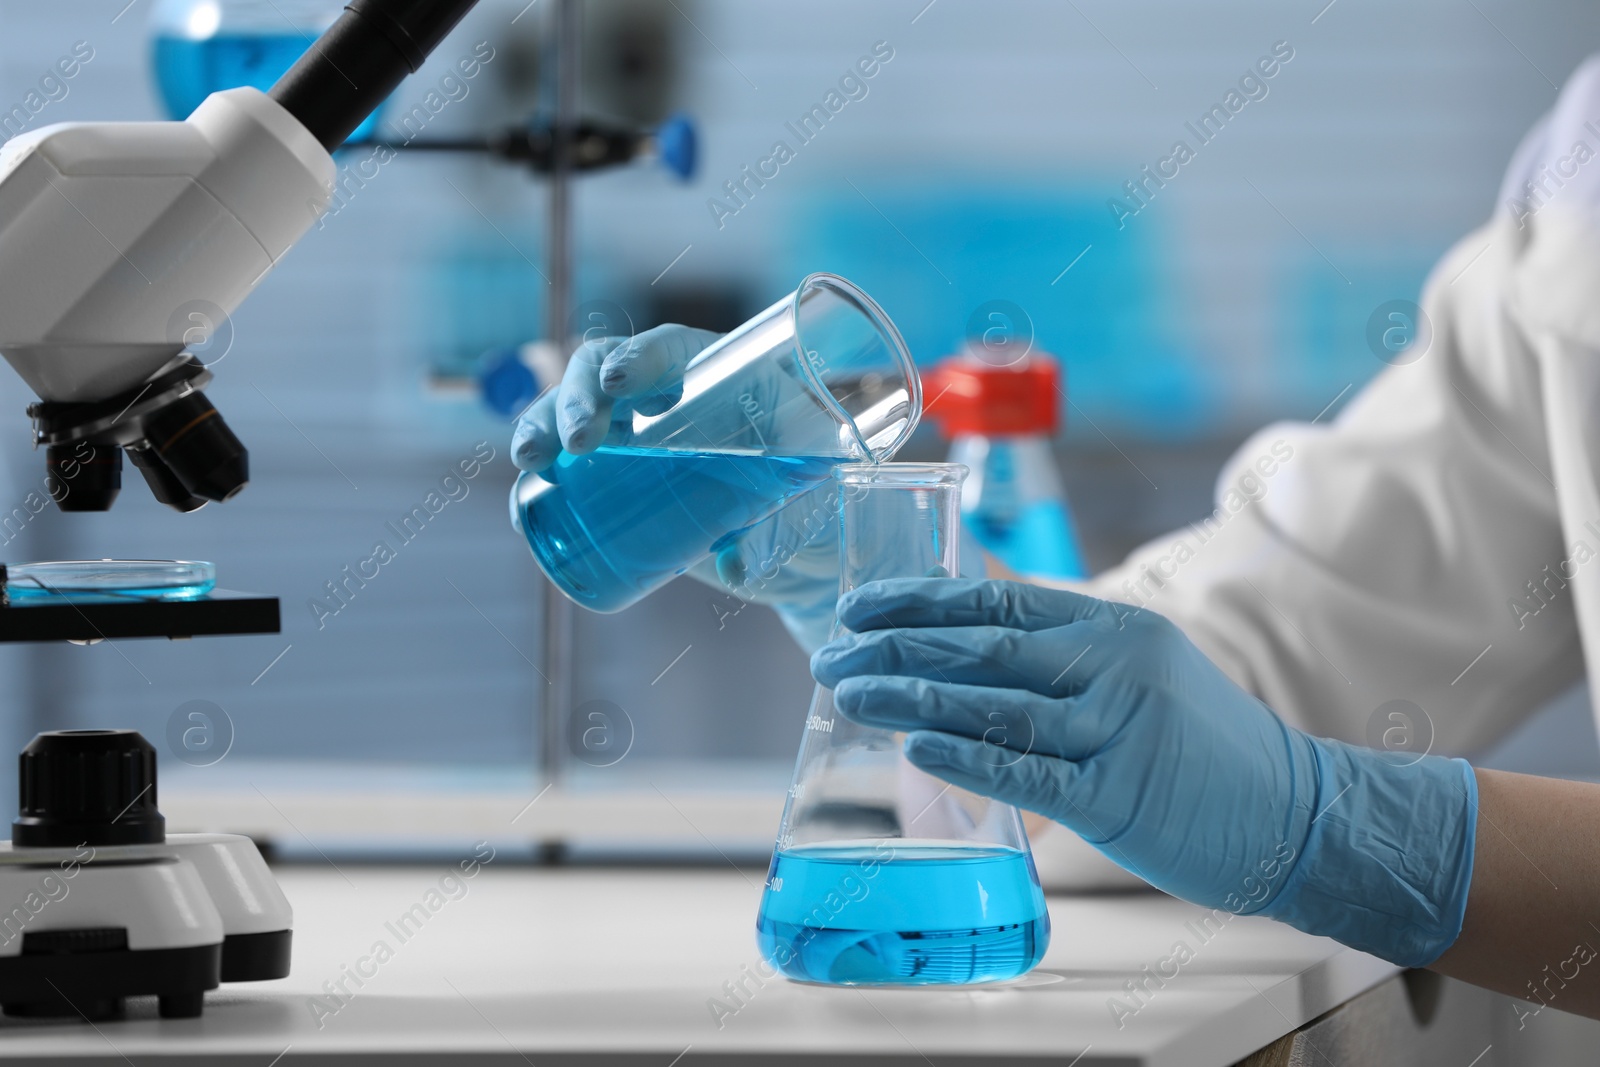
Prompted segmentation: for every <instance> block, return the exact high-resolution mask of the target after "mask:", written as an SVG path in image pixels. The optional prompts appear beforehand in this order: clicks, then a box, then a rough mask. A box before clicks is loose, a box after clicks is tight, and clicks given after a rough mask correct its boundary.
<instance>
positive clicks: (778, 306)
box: [511, 274, 922, 612]
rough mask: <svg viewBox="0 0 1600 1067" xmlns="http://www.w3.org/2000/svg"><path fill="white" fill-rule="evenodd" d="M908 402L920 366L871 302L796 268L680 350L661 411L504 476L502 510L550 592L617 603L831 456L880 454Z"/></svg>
mask: <svg viewBox="0 0 1600 1067" xmlns="http://www.w3.org/2000/svg"><path fill="white" fill-rule="evenodd" d="M644 406H645V407H647V408H649V407H650V406H651V405H644ZM619 410H621V405H620V402H619ZM921 414H922V381H921V378H920V377H919V376H918V374H917V369H916V366H915V364H913V363H912V361H911V354H910V353H909V352H908V351H907V350H906V345H905V342H904V341H903V340H902V339H901V337H900V332H899V331H898V330H896V329H895V327H894V324H893V323H892V322H890V321H889V317H888V316H887V315H885V314H884V313H883V309H881V308H879V307H878V305H877V304H875V303H873V301H872V298H871V297H869V296H867V294H866V293H863V292H862V291H861V290H860V289H858V288H856V287H855V286H854V285H851V284H850V283H849V282H847V281H845V280H844V279H843V278H840V277H837V276H835V275H832V274H812V275H810V276H808V277H807V278H806V279H805V280H804V281H802V282H801V283H800V287H799V288H798V289H796V290H795V291H794V292H793V293H792V294H790V295H789V296H786V297H784V298H783V299H782V300H780V301H778V302H777V303H775V304H773V305H772V306H771V307H769V308H767V309H766V310H765V311H763V312H762V313H761V314H759V315H757V316H756V317H755V318H753V319H751V320H750V321H749V322H746V323H745V324H744V325H742V326H740V327H739V328H738V329H736V330H734V331H733V332H732V333H730V334H728V335H727V336H725V337H723V338H721V339H719V340H718V341H716V342H715V343H714V344H712V345H711V346H710V347H709V348H707V349H706V350H705V351H703V352H701V353H700V354H699V355H697V356H695V357H694V358H693V359H691V360H690V361H689V363H688V365H687V366H686V367H685V369H684V374H683V392H682V396H681V397H678V398H676V399H675V400H674V401H673V402H672V406H671V407H668V408H667V409H666V410H664V411H661V412H660V413H659V414H644V413H643V412H641V411H638V410H632V411H628V412H626V413H624V414H621V415H613V422H612V427H611V434H610V436H608V438H607V441H608V443H607V444H604V445H602V446H601V447H600V448H599V449H597V450H596V451H594V452H591V453H590V454H588V455H585V456H574V455H570V454H568V453H566V452H563V453H562V454H561V455H560V456H559V457H558V458H557V460H556V462H555V463H554V464H552V465H551V466H550V467H549V468H547V469H546V470H544V471H542V472H540V473H539V474H532V473H526V474H523V475H522V476H521V477H520V478H518V479H517V484H516V486H515V487H514V488H513V489H512V491H511V518H512V522H513V524H514V525H515V526H516V527H517V528H518V529H519V530H520V531H521V532H522V535H523V536H524V537H526V538H527V540H528V546H529V547H530V548H531V549H532V550H533V555H534V558H535V559H536V560H538V561H539V566H540V568H541V569H543V571H544V573H545V575H546V576H548V577H549V579H550V580H551V581H552V582H554V583H555V585H556V587H557V588H558V589H560V590H561V591H562V592H563V593H565V594H566V595H567V596H568V597H570V598H571V599H572V600H574V601H575V602H577V603H578V604H581V605H582V606H583V607H586V608H589V609H591V610H593V611H602V612H609V611H621V610H622V609H623V608H625V607H627V606H629V605H630V604H633V603H635V602H636V601H638V600H639V599H640V598H641V597H643V596H644V595H645V594H647V593H649V592H650V591H652V590H653V589H656V588H657V587H659V586H661V585H663V584H665V583H666V582H668V581H669V580H671V579H672V578H674V577H676V576H677V575H680V574H682V573H683V572H684V571H686V570H688V569H689V568H690V567H692V566H694V565H695V564H696V563H698V562H700V561H701V560H702V559H705V558H706V557H707V556H709V555H711V554H712V553H714V552H716V551H718V550H719V549H721V548H722V547H723V545H724V544H725V543H726V542H727V540H728V539H729V538H731V537H733V536H734V535H736V534H738V533H740V532H741V531H743V530H745V529H747V528H748V527H750V526H753V525H754V524H756V523H758V522H760V521H761V520H762V519H765V518H767V517H769V516H770V515H772V514H773V513H775V512H776V511H777V510H778V509H779V508H781V507H783V506H784V505H785V504H787V503H788V502H789V501H790V500H792V499H794V498H795V497H796V496H798V495H799V494H801V493H803V492H805V491H806V490H808V489H811V488H814V487H815V486H817V485H819V484H820V483H822V482H823V481H825V480H826V479H827V477H828V474H829V472H830V471H831V470H832V469H833V468H834V466H835V465H837V464H841V463H847V464H854V463H878V462H881V461H883V460H885V459H887V458H888V457H890V456H892V455H893V454H894V452H895V450H896V449H898V448H899V447H900V446H901V444H903V443H904V442H905V440H906V439H907V438H908V437H910V436H911V432H912V430H914V429H916V425H917V419H918V418H919V417H920V416H921Z"/></svg>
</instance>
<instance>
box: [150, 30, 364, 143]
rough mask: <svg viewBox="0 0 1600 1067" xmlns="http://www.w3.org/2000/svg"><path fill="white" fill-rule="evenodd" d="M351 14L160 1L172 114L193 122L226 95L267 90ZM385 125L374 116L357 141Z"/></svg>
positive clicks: (160, 45) (162, 70) (166, 96)
mask: <svg viewBox="0 0 1600 1067" xmlns="http://www.w3.org/2000/svg"><path fill="white" fill-rule="evenodd" d="M343 10H344V3H343V0H159V2H158V3H157V4H156V5H155V7H154V8H153V9H152V10H151V14H150V58H151V64H152V66H153V67H154V72H155V80H156V88H157V89H158V90H159V92H160V94H161V102H162V104H163V105H164V106H165V107H166V109H167V114H168V115H170V116H172V117H173V118H175V119H186V118H188V117H189V115H190V114H191V113H192V112H193V111H194V109H195V108H197V107H199V106H200V102H201V101H203V100H204V99H205V98H206V97H208V96H210V95H211V94H212V93H214V92H217V91H219V90H222V89H236V88H238V87H239V86H241V85H248V86H251V87H253V88H256V89H260V90H261V91H262V92H266V91H267V90H269V89H271V88H272V87H273V85H275V84H276V83H277V81H278V79H279V78H280V77H282V76H283V75H284V73H286V72H287V71H288V69H289V68H290V67H292V66H294V63H295V60H297V59H299V58H300V57H301V56H302V55H303V54H304V53H305V51H306V49H308V48H310V47H311V42H313V41H315V40H316V39H317V38H318V37H319V36H320V35H321V34H322V31H323V30H326V29H327V28H328V27H329V26H331V25H333V22H334V20H335V19H337V18H338V17H339V15H340V13H341V12H342V11H343ZM378 110H379V111H381V110H382V109H381V108H380V109H378ZM377 124H378V111H374V112H373V113H372V114H371V115H369V116H367V119H366V121H364V122H362V124H361V125H360V126H358V127H356V130H355V132H354V133H352V134H351V135H350V140H352V141H363V140H366V139H368V138H370V137H371V136H372V132H373V130H375V129H376V128H377Z"/></svg>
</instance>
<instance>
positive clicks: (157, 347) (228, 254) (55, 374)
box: [0, 0, 475, 511]
mask: <svg viewBox="0 0 1600 1067" xmlns="http://www.w3.org/2000/svg"><path fill="white" fill-rule="evenodd" d="M474 2H475V0H353V2H351V3H350V4H349V6H348V7H347V8H346V10H345V13H344V14H343V15H342V16H341V17H340V18H339V20H338V21H337V22H335V23H334V24H333V26H331V27H330V28H329V29H328V30H327V32H326V33H324V34H323V35H322V37H321V38H319V39H318V40H317V41H316V42H315V43H314V44H313V45H312V47H311V49H310V50H309V51H308V52H307V53H306V54H305V55H304V56H303V57H302V58H301V59H300V61H299V62H298V63H296V64H295V66H294V67H293V68H291V69H290V70H289V72H288V73H287V74H285V75H284V76H283V78H282V79H281V80H280V81H279V82H278V84H277V85H276V86H274V87H273V89H272V92H271V93H270V94H265V93H261V92H259V91H257V90H254V89H230V90H227V91H225V92H220V93H215V94H213V95H212V96H210V97H208V98H207V99H206V100H205V102H203V103H202V104H201V105H200V107H198V108H197V109H196V110H195V112H194V114H193V115H191V116H190V117H189V118H188V119H187V120H186V121H184V122H132V123H64V124H59V125H55V126H48V127H44V128H41V129H39V130H36V131H33V132H31V133H28V134H24V135H22V136H20V137H17V138H15V139H13V140H12V141H10V142H9V143H7V144H6V145H5V146H4V148H0V278H4V279H5V284H4V285H0V355H4V357H5V359H6V360H7V362H9V363H10V364H11V366H12V368H13V369H14V370H16V372H17V373H18V374H19V375H20V376H21V377H22V379H23V380H24V381H25V382H26V383H27V384H28V385H29V386H30V387H31V388H32V389H33V391H34V392H35V393H37V394H38V395H39V397H40V398H41V401H42V403H39V404H35V405H33V406H32V407H31V408H30V409H29V412H30V414H31V415H32V416H33V417H34V422H35V444H36V445H39V444H42V445H45V446H47V449H48V454H47V464H48V465H49V468H50V472H51V475H52V486H51V488H52V495H54V496H55V497H56V499H57V502H58V504H60V505H61V506H62V507H63V509H64V510H105V509H106V508H109V507H110V506H111V502H112V500H114V499H115V497H116V493H117V490H118V489H119V488H120V485H121V450H122V449H123V448H127V449H130V450H131V451H132V453H133V455H134V459H135V462H136V463H137V464H138V465H139V467H140V468H141V470H142V471H143V472H144V474H145V477H146V480H147V481H148V482H149V483H150V485H151V488H152V489H153V490H155V491H156V494H157V496H158V498H160V499H162V500H163V501H164V502H166V503H169V504H172V505H173V506H174V507H177V508H179V510H185V511H187V510H192V509H193V508H195V507H199V506H200V505H201V504H203V503H205V502H206V501H207V500H226V499H228V498H229V497H231V496H232V495H233V494H235V493H237V492H238V491H239V490H240V489H242V488H243V487H244V484H245V482H246V481H247V480H248V464H247V455H246V453H245V450H244V447H243V446H242V445H241V444H240V443H239V441H238V439H237V438H236V437H234V435H233V433H232V432H231V431H230V430H229V429H228V428H227V426H226V424H225V423H224V422H223V421H222V418H221V416H219V415H217V413H216V409H215V408H214V407H212V406H211V404H210V402H209V401H208V400H206V399H205V396H204V394H203V393H202V392H200V386H202V385H204V384H205V382H206V381H208V380H209V378H210V372H209V371H208V370H206V368H205V367H203V366H202V365H200V364H199V362H198V361H196V360H194V359H193V358H192V357H189V356H183V355H181V353H182V352H183V350H184V349H185V347H187V346H189V345H192V344H195V343H197V342H198V341H201V340H204V339H205V338H206V337H207V336H209V332H210V330H211V329H213V328H214V327H215V326H216V325H218V324H219V323H220V321H221V320H222V319H223V318H224V317H225V316H227V315H229V314H231V313H232V312H233V311H234V309H235V308H237V307H238V306H239V304H240V303H241V302H242V301H243V300H244V298H245V297H246V296H247V295H249V293H250V291H251V290H252V289H254V288H255V286H256V284H257V283H258V282H259V281H260V280H261V279H262V278H263V277H264V276H265V275H266V273H267V271H269V270H270V269H272V267H273V266H274V265H275V264H276V263H277V262H278V260H280V259H281V258H282V257H283V256H284V254H285V253H287V252H288V251H289V249H290V248H292V247H293V246H294V244H295V243H296V242H297V241H298V240H299V239H300V238H301V237H302V236H304V234H305V232H306V231H307V230H308V229H310V228H311V225H312V224H313V223H314V222H315V221H316V220H317V217H318V216H319V215H320V214H321V213H322V211H323V210H324V209H325V208H326V207H327V205H328V202H329V200H330V197H331V193H332V188H333V183H334V178H335V168H334V163H333V159H332V157H331V156H330V155H329V153H330V152H331V151H332V150H333V149H335V148H337V147H338V146H339V145H340V144H342V143H343V142H344V140H345V138H346V137H348V136H349V134H350V132H351V131H353V130H354V129H355V128H356V127H357V126H358V125H360V124H361V122H362V121H363V120H365V118H366V117H367V115H368V114H370V113H371V111H372V110H373V109H374V108H375V107H377V106H378V104H379V103H381V102H382V101H383V100H384V99H385V98H386V97H387V96H388V95H389V93H390V92H392V91H393V90H394V88H395V87H396V86H397V85H398V84H399V83H400V81H401V80H403V79H404V78H405V77H406V76H407V75H408V74H411V73H413V72H414V71H416V70H417V69H418V68H419V67H420V66H421V65H422V63H423V61H424V60H425V59H426V58H427V56H428V53H429V52H430V51H432V50H433V48H434V47H436V46H437V45H438V43H439V42H440V41H441V40H442V39H443V38H444V36H445V35H446V34H447V33H449V31H450V30H451V29H452V28H454V26H455V25H456V23H457V22H459V21H460V19H461V17H462V16H463V15H465V14H466V12H467V11H468V10H469V9H470V8H471V7H472V6H473V3H474Z"/></svg>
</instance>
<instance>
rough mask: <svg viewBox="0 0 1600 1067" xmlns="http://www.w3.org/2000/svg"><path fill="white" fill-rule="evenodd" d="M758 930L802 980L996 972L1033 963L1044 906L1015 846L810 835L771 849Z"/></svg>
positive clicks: (776, 958) (939, 980)
mask: <svg viewBox="0 0 1600 1067" xmlns="http://www.w3.org/2000/svg"><path fill="white" fill-rule="evenodd" d="M891 846H892V855H890V856H889V858H887V859H885V858H884V857H885V855H887V854H888V853H889V850H890V848H891ZM756 941H757V943H758V945H759V947H760V949H761V954H762V955H763V956H765V957H766V958H767V961H768V962H769V963H771V964H772V965H773V966H774V967H776V968H777V969H778V970H779V971H780V972H782V973H783V974H784V975H786V976H787V977H789V978H795V979H798V980H800V981H804V982H824V983H827V984H830V985H935V984H954V983H963V982H997V981H1003V980H1005V979H1008V978H1016V977H1018V976H1020V975H1023V974H1026V973H1028V972H1029V971H1031V970H1032V969H1033V968H1034V967H1035V966H1037V965H1038V963H1039V960H1040V959H1042V958H1043V957H1044V950H1045V948H1046V946H1048V945H1049V943H1050V916H1049V913H1048V912H1047V911H1046V910H1045V903H1044V894H1043V893H1042V892H1041V891H1040V889H1039V878H1038V875H1037V874H1036V873H1035V872H1034V869H1033V859H1032V857H1030V856H1029V855H1028V854H1027V853H1026V852H1019V851H1017V850H1016V849H1011V848H1002V847H963V846H952V845H907V844H896V843H893V842H886V843H884V844H882V845H879V846H877V847H874V846H870V845H861V846H840V847H829V846H823V847H815V846H814V847H808V848H798V849H789V850H787V851H781V850H780V851H778V852H776V853H774V855H773V857H772V868H771V870H770V872H769V873H768V876H767V888H766V891H765V892H764V893H763V894H762V897H761V912H760V915H759V916H758V917H757V919H756Z"/></svg>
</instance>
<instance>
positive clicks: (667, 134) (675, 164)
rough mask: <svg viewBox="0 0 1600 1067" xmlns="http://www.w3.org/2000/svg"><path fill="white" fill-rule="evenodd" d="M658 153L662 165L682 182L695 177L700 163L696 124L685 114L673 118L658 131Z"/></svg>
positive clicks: (678, 114)
mask: <svg viewBox="0 0 1600 1067" xmlns="http://www.w3.org/2000/svg"><path fill="white" fill-rule="evenodd" d="M656 152H657V153H658V154H659V155H660V156H661V162H662V165H664V166H665V167H666V168H667V169H668V170H670V171H672V173H674V174H676V175H677V176H678V178H679V180H680V181H688V180H689V179H690V178H692V177H694V168H695V164H696V163H697V162H698V158H697V157H698V155H699V153H698V151H697V149H696V138H695V132H694V122H693V121H692V120H691V119H690V118H689V116H688V115H686V114H684V113H683V112H681V111H680V112H678V113H677V114H675V115H673V116H671V117H670V118H668V119H667V121H666V122H663V123H662V124H661V127H660V128H659V129H658V130H656Z"/></svg>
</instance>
